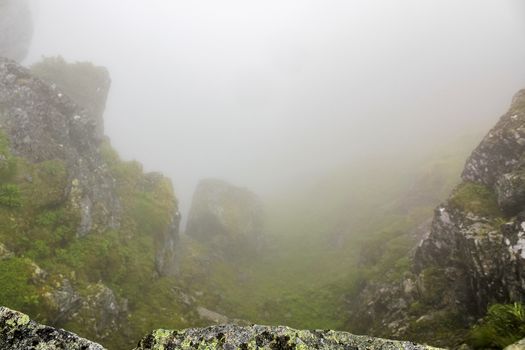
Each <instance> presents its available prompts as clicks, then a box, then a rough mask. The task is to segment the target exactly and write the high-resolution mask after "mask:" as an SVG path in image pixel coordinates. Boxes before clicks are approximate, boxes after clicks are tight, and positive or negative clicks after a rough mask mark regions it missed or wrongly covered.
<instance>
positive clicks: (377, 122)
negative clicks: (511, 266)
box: [27, 0, 525, 211]
mask: <svg viewBox="0 0 525 350" xmlns="http://www.w3.org/2000/svg"><path fill="white" fill-rule="evenodd" d="M33 1H34V5H35V8H36V10H35V15H36V28H35V30H36V32H35V36H34V41H33V46H32V48H31V52H30V56H29V58H28V59H27V63H31V62H34V61H37V60H38V59H39V58H40V57H41V56H42V55H47V56H49V55H58V54H60V55H62V56H64V57H65V58H66V59H67V60H73V61H75V60H79V61H86V60H87V61H92V62H94V63H95V64H98V65H104V66H106V67H107V68H108V69H109V70H110V72H111V75H112V79H113V86H112V91H111V95H110V100H109V103H108V109H107V112H106V133H107V134H108V135H109V136H110V137H111V139H112V142H113V144H114V146H115V147H116V148H117V150H118V151H119V152H120V153H121V154H122V155H123V156H124V158H126V159H131V158H135V159H137V160H139V161H141V162H142V163H143V164H144V165H145V166H146V169H148V170H157V171H162V172H164V173H165V174H166V175H168V176H170V177H171V178H172V179H173V182H174V185H175V188H176V192H177V194H178V196H179V197H180V199H181V201H182V203H181V204H182V208H183V211H184V210H185V209H186V208H187V207H188V205H189V201H190V198H191V194H192V191H193V188H194V186H195V184H196V182H197V181H198V180H199V179H200V178H203V177H221V178H223V179H226V180H229V181H230V182H233V183H236V184H239V185H244V186H248V187H250V188H252V189H254V190H256V191H258V192H260V193H269V192H271V190H275V189H281V188H283V187H284V186H287V185H289V184H290V183H293V182H297V181H301V180H303V179H305V178H306V177H314V176H316V175H318V174H320V173H322V172H324V171H326V170H328V169H330V168H331V167H335V166H338V165H340V164H345V163H349V162H351V160H352V158H353V157H356V156H358V155H359V156H362V155H366V154H368V153H377V152H390V151H392V150H399V149H405V148H407V147H412V148H413V149H417V148H420V147H421V145H423V144H425V145H427V144H430V145H431V144H433V143H436V142H440V141H441V140H445V141H446V140H447V139H448V138H452V137H454V136H455V135H458V134H461V133H464V132H465V131H468V130H469V129H476V130H477V129H479V128H480V127H487V126H490V125H492V124H493V123H494V122H495V121H496V120H497V117H498V116H499V115H501V114H502V113H503V112H504V111H505V109H506V107H507V106H508V103H509V101H510V99H511V97H512V94H513V93H515V92H516V91H517V90H518V89H520V88H523V87H525V1H523V0H461V1H458V0H397V1H392V0H346V1H342V0H265V1H262V0H261V1H253V0H186V1H181V0H33Z"/></svg>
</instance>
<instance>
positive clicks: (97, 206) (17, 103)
mask: <svg viewBox="0 0 525 350" xmlns="http://www.w3.org/2000/svg"><path fill="white" fill-rule="evenodd" d="M0 107H1V108H0V123H1V124H2V130H4V132H5V133H6V135H7V136H8V139H9V146H10V150H11V152H12V154H13V155H14V156H16V157H21V158H24V159H26V160H28V161H29V162H31V163H39V162H44V161H51V160H53V161H55V162H59V163H60V164H61V165H63V167H64V168H65V169H67V178H66V179H65V181H63V184H62V185H63V188H57V191H59V192H61V193H62V194H63V196H62V197H63V198H57V201H60V200H66V201H68V202H69V205H70V206H71V207H72V208H75V209H77V210H78V211H79V213H80V223H79V226H78V229H77V234H78V235H79V236H83V235H86V234H87V233H89V232H90V231H93V230H95V231H96V230H97V229H98V230H104V229H106V228H108V227H109V228H114V229H115V228H118V227H119V225H120V212H121V204H120V201H119V199H118V198H117V196H116V195H115V193H116V190H115V179H114V177H113V176H112V174H111V173H110V170H109V168H108V165H107V164H106V162H105V161H104V160H103V158H102V155H101V153H100V148H99V145H100V141H99V140H98V139H97V138H96V137H95V130H96V129H97V126H96V124H95V123H94V121H93V118H92V117H91V115H90V114H89V113H88V112H87V110H85V109H84V108H82V107H80V106H79V105H77V104H75V103H73V102H72V100H71V99H70V98H69V97H67V96H66V92H64V91H63V90H60V89H58V88H57V87H56V86H53V85H48V84H46V83H44V82H43V81H41V80H40V79H38V78H35V77H34V76H33V75H32V74H31V72H29V71H28V70H27V69H25V68H22V67H21V66H19V65H17V64H15V63H14V62H12V61H9V60H6V59H0Z"/></svg>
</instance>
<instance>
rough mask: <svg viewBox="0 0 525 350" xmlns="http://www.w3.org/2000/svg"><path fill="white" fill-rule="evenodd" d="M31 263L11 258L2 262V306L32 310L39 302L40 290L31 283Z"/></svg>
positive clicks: (0, 268) (0, 280)
mask: <svg viewBox="0 0 525 350" xmlns="http://www.w3.org/2000/svg"><path fill="white" fill-rule="evenodd" d="M33 269H34V268H33V267H32V265H31V261H30V260H28V259H25V258H17V257H14V258H10V259H5V260H2V261H0V286H2V288H0V304H1V305H4V306H7V307H9V308H12V309H16V310H24V311H27V310H28V309H29V310H30V309H31V308H32V307H33V306H34V305H35V304H36V303H37V302H38V298H39V296H38V290H37V289H36V287H35V286H34V285H33V284H32V283H31V279H32V276H33Z"/></svg>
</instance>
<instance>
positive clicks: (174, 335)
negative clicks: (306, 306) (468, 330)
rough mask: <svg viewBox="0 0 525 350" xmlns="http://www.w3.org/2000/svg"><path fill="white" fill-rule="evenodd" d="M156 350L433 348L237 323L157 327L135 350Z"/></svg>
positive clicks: (408, 343) (346, 334)
mask: <svg viewBox="0 0 525 350" xmlns="http://www.w3.org/2000/svg"><path fill="white" fill-rule="evenodd" d="M153 349H273V350H277V349H283V350H285V349H286V350H288V349H290V350H291V349H359V350H361V349H382V350H388V349H406V350H411V349H414V350H416V349H430V347H428V346H424V345H418V344H415V343H410V342H402V341H393V340H386V339H380V338H371V337H366V336H357V335H353V334H350V333H346V332H335V331H321V330H315V331H301V330H296V329H292V328H288V327H282V326H279V327H269V326H257V325H254V326H250V327H240V326H234V325H223V326H214V327H208V328H192V329H186V330H183V331H167V330H156V331H154V332H153V333H151V334H149V335H148V336H146V337H145V338H144V339H142V340H141V341H140V343H139V345H138V347H137V348H136V349H135V350H153Z"/></svg>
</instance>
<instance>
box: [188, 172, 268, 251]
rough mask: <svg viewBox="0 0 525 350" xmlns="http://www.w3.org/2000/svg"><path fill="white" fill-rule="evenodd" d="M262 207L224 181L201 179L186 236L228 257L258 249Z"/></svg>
mask: <svg viewBox="0 0 525 350" xmlns="http://www.w3.org/2000/svg"><path fill="white" fill-rule="evenodd" d="M263 223H264V219H263V206H262V203H261V201H260V200H259V198H258V197H257V196H256V195H255V194H253V193H252V192H250V191H248V190H247V189H244V188H239V187H236V186H233V185H230V184H228V183H226V182H224V181H220V180H214V179H208V180H202V181H201V182H200V183H199V185H198V186H197V189H196V190H195V194H194V195H193V201H192V206H191V210H190V214H189V217H188V224H187V229H186V234H187V235H188V236H189V237H192V238H195V239H196V240H198V241H200V242H202V243H204V244H206V245H208V246H213V247H216V248H218V249H217V250H216V252H219V251H221V252H225V253H226V254H227V255H229V256H231V257H235V256H238V255H251V254H253V253H255V252H257V251H258V250H259V249H260V248H261V244H262V238H263V237H262V234H263Z"/></svg>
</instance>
